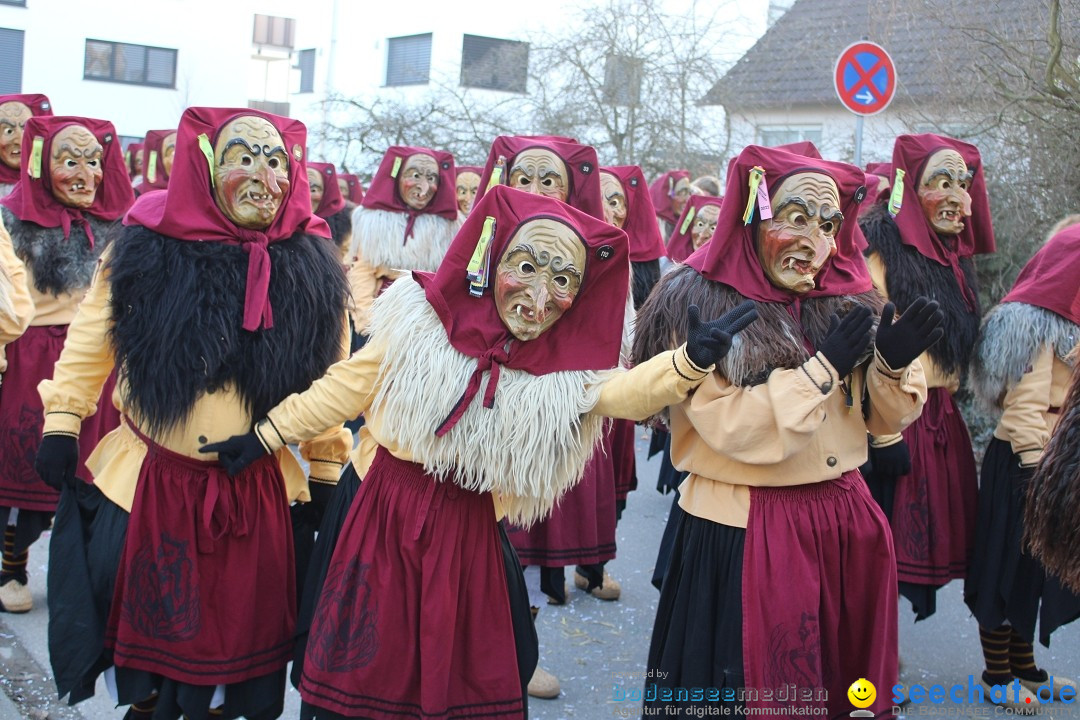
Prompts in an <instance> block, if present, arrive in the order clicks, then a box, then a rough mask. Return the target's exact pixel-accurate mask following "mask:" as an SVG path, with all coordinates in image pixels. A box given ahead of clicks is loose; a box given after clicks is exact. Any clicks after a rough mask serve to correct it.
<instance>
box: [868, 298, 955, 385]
mask: <svg viewBox="0 0 1080 720" xmlns="http://www.w3.org/2000/svg"><path fill="white" fill-rule="evenodd" d="M895 313H896V306H895V305H893V304H892V303H886V305H885V308H884V309H883V310H882V311H881V322H880V323H879V324H878V329H877V337H876V338H874V347H875V348H877V351H878V353H880V355H881V359H882V360H884V361H885V363H886V364H887V365H888V366H889V367H891V368H892V369H893V370H899V369H900V368H905V367H907V366H908V365H910V364H911V363H912V361H913V360H915V358H917V357H919V356H920V355H922V354H923V352H925V351H926V349H927V348H929V347H930V346H931V345H933V344H934V343H936V342H937V341H938V340H940V339H941V336H942V335H944V334H945V329H944V328H942V327H941V323H942V321H943V320H944V319H945V313H943V312H942V311H941V310H939V309H938V304H937V302H935V301H934V300H930V299H929V298H927V297H924V296H922V295H920V296H919V297H917V298H916V299H915V302H913V303H911V305H909V306H908V309H907V310H905V311H904V314H903V315H901V316H900V319H899V320H897V321H896V322H895V323H894V322H893V315H894V314H895Z"/></svg>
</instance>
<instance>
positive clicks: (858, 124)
mask: <svg viewBox="0 0 1080 720" xmlns="http://www.w3.org/2000/svg"><path fill="white" fill-rule="evenodd" d="M862 128H863V116H862V115H858V116H856V117H855V167H862Z"/></svg>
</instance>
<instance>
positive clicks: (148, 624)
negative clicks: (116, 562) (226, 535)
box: [121, 533, 202, 642]
mask: <svg viewBox="0 0 1080 720" xmlns="http://www.w3.org/2000/svg"><path fill="white" fill-rule="evenodd" d="M199 608H200V602H199V586H198V585H197V584H196V578H195V572H194V566H193V565H192V562H191V559H190V557H189V555H188V542H186V541H183V540H178V539H176V538H173V537H170V536H169V534H168V533H162V535H161V544H160V545H159V546H158V547H157V548H156V549H155V548H154V547H153V546H150V545H147V546H144V547H143V548H142V549H140V550H139V551H138V552H137V553H135V558H134V559H133V560H132V562H131V578H130V580H129V582H128V584H127V587H126V588H125V590H124V604H123V608H122V610H121V612H122V614H123V618H124V620H125V621H126V622H127V623H129V624H130V625H131V626H132V627H133V628H135V630H137V631H138V632H139V633H141V634H142V635H146V636H147V637H151V638H155V639H158V640H165V641H168V642H180V641H183V640H190V639H192V638H193V637H195V636H196V635H198V633H199V629H200V627H201V625H202V621H201V617H200V613H199Z"/></svg>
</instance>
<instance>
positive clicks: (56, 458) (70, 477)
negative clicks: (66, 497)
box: [34, 434, 79, 490]
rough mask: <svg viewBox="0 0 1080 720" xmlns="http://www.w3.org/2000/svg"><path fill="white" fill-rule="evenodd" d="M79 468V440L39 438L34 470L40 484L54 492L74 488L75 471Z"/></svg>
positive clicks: (57, 436)
mask: <svg viewBox="0 0 1080 720" xmlns="http://www.w3.org/2000/svg"><path fill="white" fill-rule="evenodd" d="M78 466H79V438H77V437H73V436H71V435H60V434H56V435H46V436H45V437H43V438H41V445H39V446H38V453H37V457H36V458H34V470H37V474H38V475H40V476H41V480H42V482H44V483H45V484H46V485H48V486H49V487H51V488H53V489H54V490H62V489H63V488H64V486H65V485H66V486H68V487H75V483H76V479H75V469H76V468H77V467H78Z"/></svg>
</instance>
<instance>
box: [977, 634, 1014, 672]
mask: <svg viewBox="0 0 1080 720" xmlns="http://www.w3.org/2000/svg"><path fill="white" fill-rule="evenodd" d="M1010 630H1011V628H1010V627H1009V626H1008V625H1002V626H1001V627H999V628H997V629H996V630H988V629H986V628H984V627H983V626H982V625H980V626H979V642H980V643H982V651H983V657H984V658H986V672H984V673H983V680H985V681H986V682H987V684H989V685H1007V684H1008V683H1009V682H1010V681H1011V680H1012V673H1011V672H1010V671H1009V631H1010Z"/></svg>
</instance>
